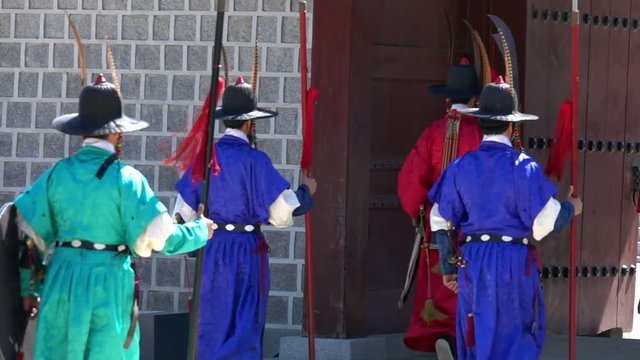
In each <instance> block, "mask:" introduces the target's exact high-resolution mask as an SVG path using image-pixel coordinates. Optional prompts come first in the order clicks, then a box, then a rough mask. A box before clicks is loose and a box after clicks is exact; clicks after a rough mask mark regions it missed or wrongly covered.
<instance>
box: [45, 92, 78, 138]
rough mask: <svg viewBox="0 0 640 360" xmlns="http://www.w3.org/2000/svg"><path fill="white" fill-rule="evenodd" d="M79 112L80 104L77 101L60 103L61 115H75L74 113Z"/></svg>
mask: <svg viewBox="0 0 640 360" xmlns="http://www.w3.org/2000/svg"><path fill="white" fill-rule="evenodd" d="M77 112H78V102H77V101H72V102H63V103H60V113H61V114H73V113H77ZM51 120H53V119H51ZM74 139H75V137H74Z"/></svg>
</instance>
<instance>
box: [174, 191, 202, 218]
mask: <svg viewBox="0 0 640 360" xmlns="http://www.w3.org/2000/svg"><path fill="white" fill-rule="evenodd" d="M176 214H180V216H182V219H183V220H184V222H186V223H187V222H190V221H193V220H195V219H196V216H197V215H198V214H197V213H196V211H195V210H194V209H192V208H191V206H189V204H187V203H186V202H185V201H184V199H182V196H180V194H178V198H177V199H176V204H175V206H174V207H173V215H172V217H173V218H174V219H175V218H176Z"/></svg>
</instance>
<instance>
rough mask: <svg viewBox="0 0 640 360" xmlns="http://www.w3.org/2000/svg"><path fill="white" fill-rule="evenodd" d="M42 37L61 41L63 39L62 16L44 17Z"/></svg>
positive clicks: (48, 15)
mask: <svg viewBox="0 0 640 360" xmlns="http://www.w3.org/2000/svg"><path fill="white" fill-rule="evenodd" d="M44 37H45V39H62V38H63V37H64V15H62V14H45V15H44Z"/></svg>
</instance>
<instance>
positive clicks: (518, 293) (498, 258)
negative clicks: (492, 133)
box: [429, 141, 556, 360]
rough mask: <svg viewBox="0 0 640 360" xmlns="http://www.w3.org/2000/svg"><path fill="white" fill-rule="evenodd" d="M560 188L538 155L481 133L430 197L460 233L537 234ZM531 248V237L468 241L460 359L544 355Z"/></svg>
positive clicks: (461, 274)
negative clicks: (524, 242) (534, 230)
mask: <svg viewBox="0 0 640 360" xmlns="http://www.w3.org/2000/svg"><path fill="white" fill-rule="evenodd" d="M555 194H556V189H555V187H554V186H553V185H552V184H551V183H550V182H549V181H548V180H547V179H546V178H545V177H544V175H543V173H542V169H541V168H540V166H539V165H538V164H537V163H536V162H535V161H534V160H533V159H531V158H530V157H528V156H527V155H525V154H523V153H520V152H517V151H515V150H514V149H513V148H512V147H511V146H509V145H506V144H502V143H499V142H494V141H483V142H482V144H481V145H480V147H479V148H478V150H476V151H473V152H470V153H468V154H466V155H464V156H463V157H461V158H460V159H458V160H456V161H455V162H454V163H453V164H452V165H450V166H449V167H448V168H447V169H446V171H445V172H444V173H443V175H442V176H441V178H440V179H439V180H438V182H437V183H436V185H435V186H434V187H433V188H432V190H431V191H430V192H429V198H430V199H431V201H432V202H434V203H437V204H438V211H439V213H440V215H441V216H442V217H443V218H444V219H445V220H447V221H449V222H451V223H452V224H453V225H454V226H455V227H456V228H459V229H460V230H461V232H462V235H463V237H465V236H466V235H479V234H494V235H503V236H510V237H513V238H516V237H517V238H528V239H529V240H530V241H533V237H532V234H531V232H532V227H533V222H534V220H535V218H536V216H537V215H538V214H539V213H540V211H541V210H542V209H543V208H544V207H545V205H546V204H547V202H548V201H549V200H550V199H551V197H553V196H554V195H555ZM534 253H535V249H534V248H533V247H532V246H531V245H529V246H525V245H522V244H516V243H508V242H470V243H467V244H464V245H463V247H462V257H463V258H464V259H465V260H467V261H468V264H467V266H466V267H464V268H461V269H460V270H459V271H458V288H459V292H458V294H459V295H458V311H457V324H456V328H457V344H458V345H457V347H458V359H463V360H472V359H483V360H484V359H487V360H489V359H491V360H507V359H508V360H527V359H537V358H539V356H540V353H541V351H542V345H543V343H544V335H545V318H544V302H543V296H542V287H541V284H540V279H539V276H538V271H537V266H536V261H535V259H534V256H532V255H533V254H534ZM469 314H472V315H473V317H472V318H470V319H471V320H470V319H469ZM470 321H473V326H474V328H475V329H474V333H475V334H473V341H470V340H471V339H469V337H471V336H472V333H471V332H470V331H469V330H470V329H469V328H470V324H469V322H470Z"/></svg>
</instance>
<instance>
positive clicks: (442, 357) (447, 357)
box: [436, 335, 456, 360]
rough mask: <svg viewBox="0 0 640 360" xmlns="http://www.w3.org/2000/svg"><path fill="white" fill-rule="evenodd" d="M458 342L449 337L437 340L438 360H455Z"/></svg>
mask: <svg viewBox="0 0 640 360" xmlns="http://www.w3.org/2000/svg"><path fill="white" fill-rule="evenodd" d="M455 354H456V340H455V339H454V338H453V337H451V336H448V335H445V336H442V337H440V338H439V339H438V340H436V355H437V356H438V360H455V358H456V357H455Z"/></svg>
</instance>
